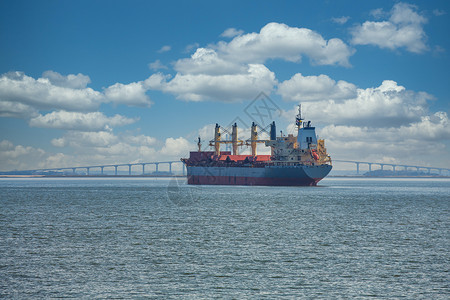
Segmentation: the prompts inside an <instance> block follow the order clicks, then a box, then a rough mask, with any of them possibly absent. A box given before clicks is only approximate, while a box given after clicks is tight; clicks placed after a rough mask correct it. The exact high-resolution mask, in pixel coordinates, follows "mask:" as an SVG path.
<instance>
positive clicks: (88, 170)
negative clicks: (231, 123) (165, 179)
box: [2, 159, 450, 176]
mask: <svg viewBox="0 0 450 300" xmlns="http://www.w3.org/2000/svg"><path fill="white" fill-rule="evenodd" d="M333 162H339V163H350V164H355V166H356V174H357V175H360V165H367V166H368V168H369V172H370V171H372V166H380V169H381V170H384V167H386V166H388V167H390V168H392V171H394V172H395V171H396V169H400V168H403V170H405V171H407V170H408V169H410V168H412V169H415V170H417V171H419V170H427V171H428V174H431V171H432V170H436V171H438V172H439V175H443V173H445V175H447V176H448V175H450V169H449V168H440V167H427V166H416V165H405V164H393V163H379V162H367V161H355V160H340V159H334V160H333ZM161 164H163V165H164V164H167V165H168V166H169V173H168V174H172V165H173V164H182V171H183V173H182V174H183V176H184V175H186V166H185V165H184V163H183V162H182V161H158V162H140V163H123V164H106V165H90V166H77V167H63V168H60V167H58V168H46V169H34V170H21V171H11V172H2V173H3V174H5V173H6V174H36V173H44V172H64V171H69V172H70V174H71V175H74V176H75V175H79V174H77V170H86V172H85V173H84V174H83V175H87V176H90V175H91V171H92V169H96V170H98V171H100V172H99V173H97V174H96V175H100V176H104V175H106V174H105V169H108V168H110V169H112V168H114V176H118V175H119V174H118V169H119V168H120V167H122V168H123V167H126V168H127V169H128V176H131V175H132V168H133V167H136V166H139V167H140V169H139V172H138V173H137V175H145V170H146V169H145V167H146V166H150V165H154V166H155V171H154V173H153V174H154V175H158V172H159V165H161ZM70 174H69V175H70ZM135 174H136V171H135Z"/></svg>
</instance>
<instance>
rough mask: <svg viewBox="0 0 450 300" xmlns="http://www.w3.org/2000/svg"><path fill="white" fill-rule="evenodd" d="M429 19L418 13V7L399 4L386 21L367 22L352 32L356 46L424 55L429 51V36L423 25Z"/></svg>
mask: <svg viewBox="0 0 450 300" xmlns="http://www.w3.org/2000/svg"><path fill="white" fill-rule="evenodd" d="M426 22H427V19H426V18H425V17H424V16H422V15H420V14H419V13H418V12H417V7H416V6H414V5H410V4H407V3H401V2H400V3H397V4H395V5H394V7H393V8H392V10H391V12H390V18H389V20H386V21H381V22H373V21H366V22H364V23H363V24H362V25H357V26H356V27H354V28H353V30H352V32H351V33H352V36H353V37H352V43H353V44H355V45H375V46H378V47H380V48H387V49H391V50H394V49H397V48H402V47H404V48H406V49H407V50H408V51H410V52H413V53H423V52H424V51H426V50H427V49H428V47H427V45H426V39H427V36H426V34H425V31H424V30H423V25H424V24H425V23H426Z"/></svg>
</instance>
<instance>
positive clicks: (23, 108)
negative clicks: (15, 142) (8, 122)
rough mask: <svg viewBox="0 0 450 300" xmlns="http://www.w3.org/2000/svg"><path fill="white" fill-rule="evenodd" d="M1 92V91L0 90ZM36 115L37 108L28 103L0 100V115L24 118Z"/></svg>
mask: <svg viewBox="0 0 450 300" xmlns="http://www.w3.org/2000/svg"><path fill="white" fill-rule="evenodd" d="M0 93H1V92H0ZM37 115H38V110H37V109H35V108H33V107H31V106H30V105H27V104H23V103H20V102H13V101H2V100H0V117H9V118H22V119H26V118H29V117H34V116H37Z"/></svg>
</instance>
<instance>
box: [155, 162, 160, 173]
mask: <svg viewBox="0 0 450 300" xmlns="http://www.w3.org/2000/svg"><path fill="white" fill-rule="evenodd" d="M155 165H156V171H155V173H158V166H159V163H155Z"/></svg>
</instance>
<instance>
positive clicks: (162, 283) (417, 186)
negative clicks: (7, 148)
mask: <svg viewBox="0 0 450 300" xmlns="http://www.w3.org/2000/svg"><path fill="white" fill-rule="evenodd" d="M449 251H450V179H448V178H333V177H328V178H325V179H324V180H322V181H321V182H320V183H319V186H317V187H253V186H191V185H187V184H186V182H185V179H183V178H171V179H162V178H158V179H155V178H10V179H0V298H6V299H48V298H75V299H124V298H125V299H343V298H344V299H346V298H356V299H449V298H450V252H449Z"/></svg>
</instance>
